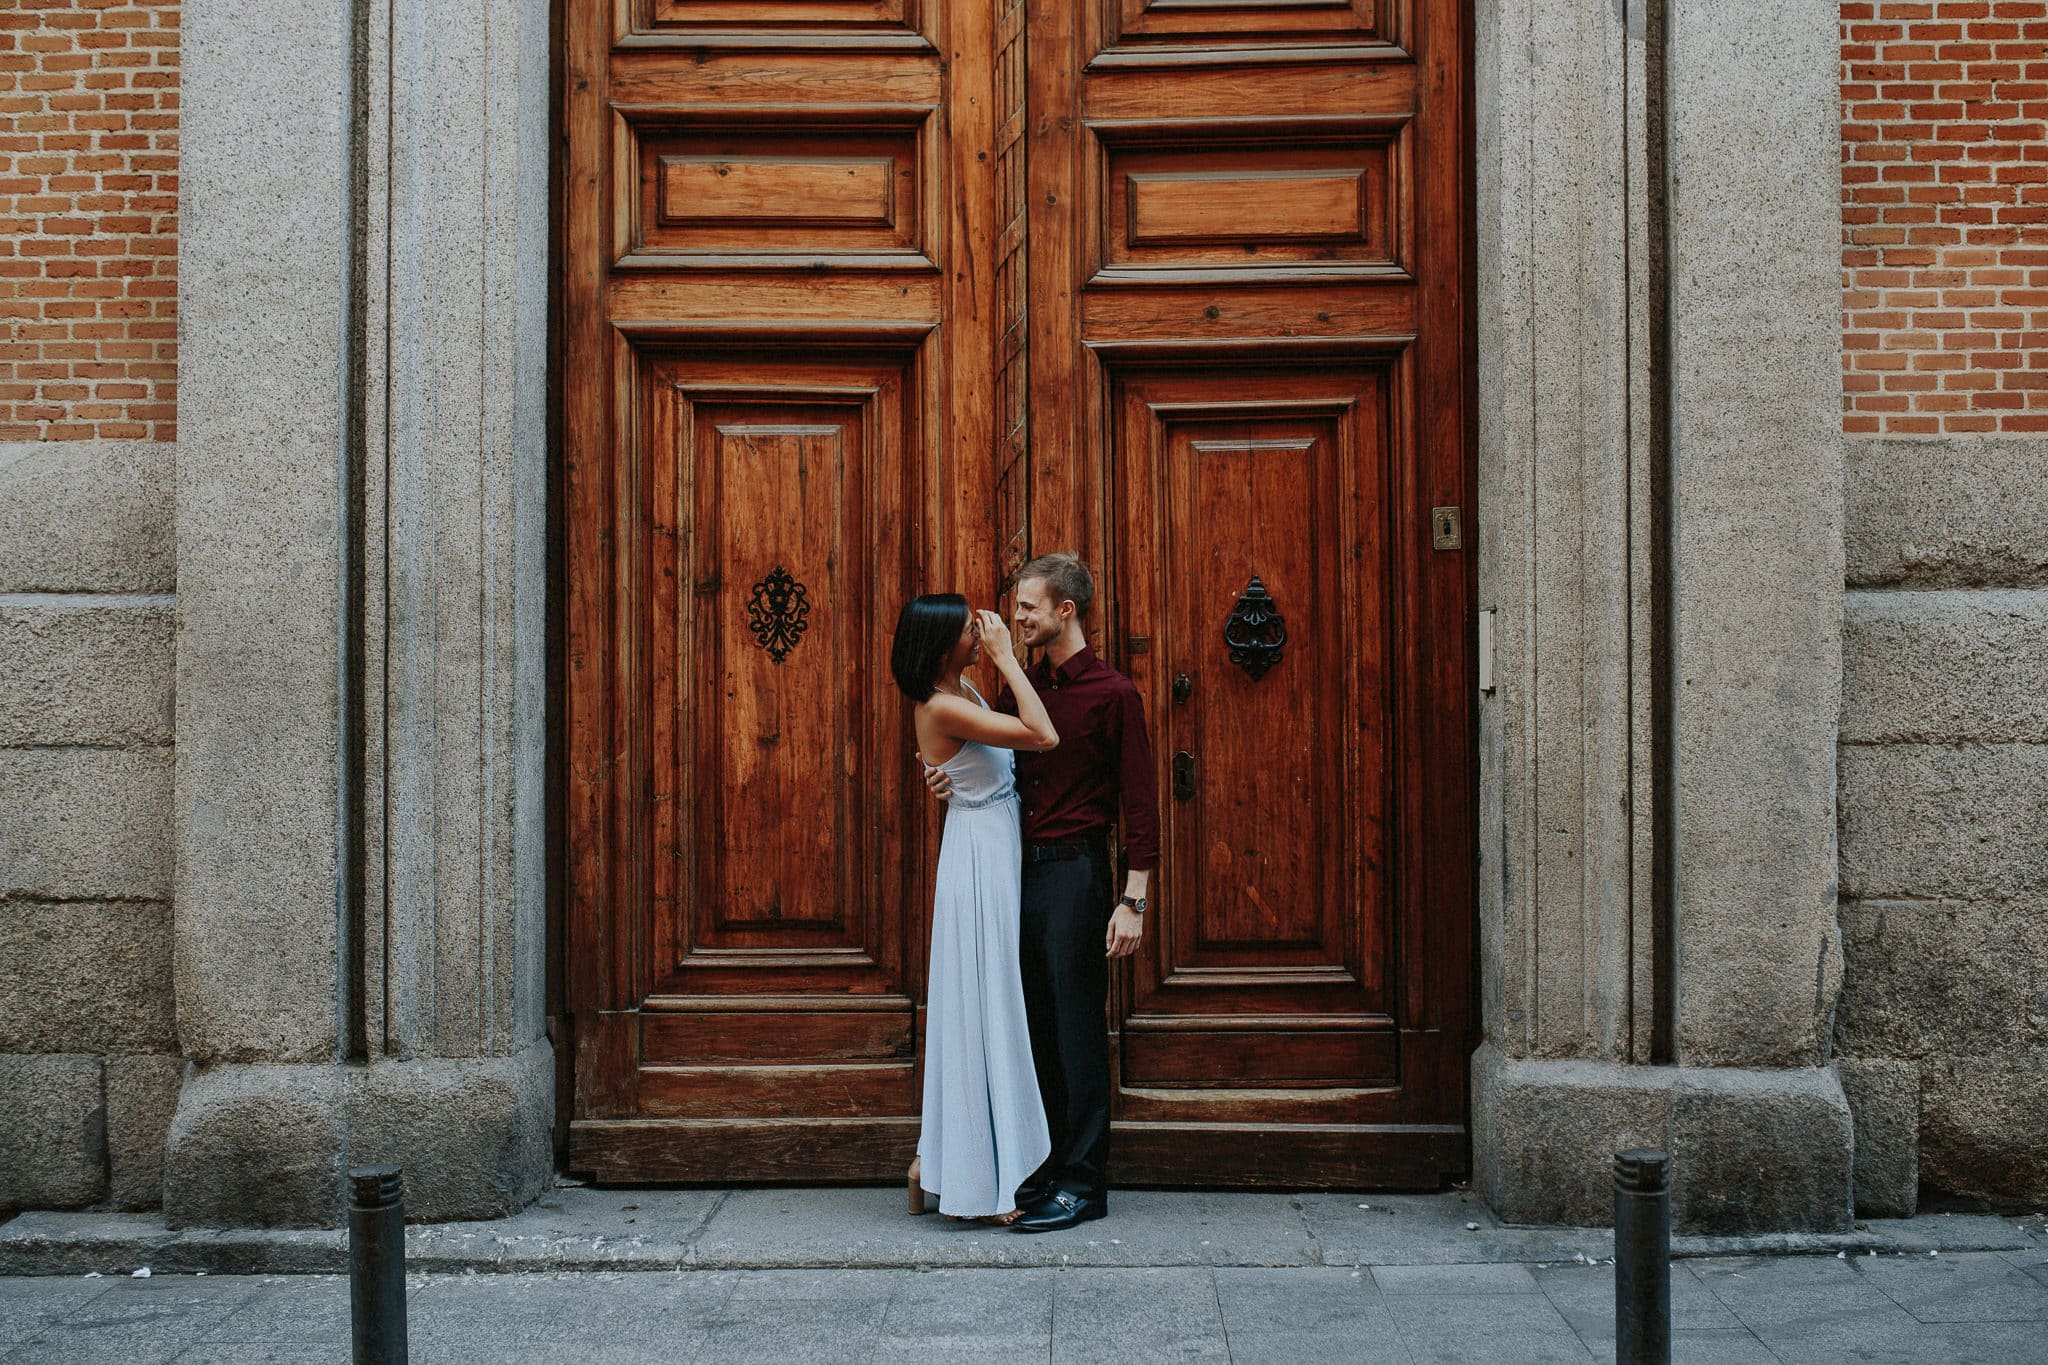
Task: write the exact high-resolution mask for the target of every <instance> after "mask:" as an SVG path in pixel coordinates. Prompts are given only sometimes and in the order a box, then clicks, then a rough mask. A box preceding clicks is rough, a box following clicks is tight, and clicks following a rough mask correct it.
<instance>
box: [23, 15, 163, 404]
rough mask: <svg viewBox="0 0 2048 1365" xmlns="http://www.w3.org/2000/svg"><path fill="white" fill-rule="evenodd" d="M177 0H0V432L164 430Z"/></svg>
mask: <svg viewBox="0 0 2048 1365" xmlns="http://www.w3.org/2000/svg"><path fill="white" fill-rule="evenodd" d="M178 13H179V10H178V0H0V440H8V441H22V440H30V441H32V440H82V439H85V438H88V437H101V438H130V439H135V438H141V439H153V440H159V441H168V440H171V439H173V438H175V436H176V435H177V361H178V318H177V311H178Z"/></svg>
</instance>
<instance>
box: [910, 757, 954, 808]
mask: <svg viewBox="0 0 2048 1365" xmlns="http://www.w3.org/2000/svg"><path fill="white" fill-rule="evenodd" d="M917 761H918V762H919V763H923V764H924V787H925V790H926V791H928V792H930V793H931V794H932V795H933V796H936V797H938V798H939V799H940V800H941V801H943V800H945V799H946V798H947V797H949V796H951V795H952V794H953V779H952V778H951V777H949V776H948V775H947V773H946V770H945V769H944V768H934V767H933V766H932V765H931V764H929V763H925V761H924V755H923V754H919V755H918V756H917Z"/></svg>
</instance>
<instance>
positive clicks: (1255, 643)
mask: <svg viewBox="0 0 2048 1365" xmlns="http://www.w3.org/2000/svg"><path fill="white" fill-rule="evenodd" d="M1223 643H1224V644H1226V645H1229V646H1230V662H1232V663H1234V664H1236V665H1237V666H1238V667H1239V668H1241V669H1243V670H1244V671H1245V672H1246V673H1247V674H1248V675H1250V677H1251V680H1252V681H1253V682H1257V681H1258V680H1259V679H1261V678H1263V677H1265V676H1266V672H1267V670H1268V669H1270V668H1272V667H1273V665H1274V664H1277V663H1279V662H1280V650H1281V647H1282V646H1284V645H1285V644H1286V643H1287V618H1286V617H1284V616H1282V615H1281V614H1280V608H1279V605H1278V604H1277V603H1275V602H1274V601H1273V594H1271V593H1269V592H1267V591H1266V585H1265V584H1264V583H1261V582H1260V581H1259V576H1258V575H1257V574H1253V575H1252V581H1251V583H1250V584H1248V585H1247V586H1246V588H1245V590H1244V594H1243V595H1242V596H1241V597H1239V598H1238V599H1237V606H1236V607H1234V608H1232V610H1231V613H1230V616H1229V617H1228V618H1227V619H1226V620H1225V621H1224V622H1223Z"/></svg>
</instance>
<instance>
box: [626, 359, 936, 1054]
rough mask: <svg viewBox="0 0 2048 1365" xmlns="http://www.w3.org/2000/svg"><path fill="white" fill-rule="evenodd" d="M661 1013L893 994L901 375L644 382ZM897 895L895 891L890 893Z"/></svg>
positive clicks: (905, 557) (905, 488) (685, 373)
mask: <svg viewBox="0 0 2048 1365" xmlns="http://www.w3.org/2000/svg"><path fill="white" fill-rule="evenodd" d="M647 376H648V378H647V390H646V396H645V400H644V405H645V410H646V412H647V414H648V438H647V445H648V454H649V459H650V463H651V464H652V467H653V477H652V480H651V507H650V520H651V524H652V529H653V536H652V539H651V547H652V556H653V563H652V565H651V566H650V568H651V571H650V581H651V582H652V583H653V584H654V585H655V588H654V594H653V603H652V611H651V613H650V616H651V620H650V634H651V650H650V656H651V661H652V672H653V678H654V680H655V688H654V693H655V695H654V696H653V698H652V701H653V717H652V724H653V734H654V741H655V755H656V761H655V766H654V772H653V852H654V857H653V860H652V861H653V888H652V889H653V907H652V908H653V912H654V914H653V921H652V922H653V927H654V939H653V945H652V946H653V948H654V952H655V966H656V977H655V980H654V982H653V993H654V995H656V996H665V995H682V996H688V995H691V994H693V993H704V992H712V993H721V994H722V993H741V994H744V993H755V994H768V995H776V994H780V993H787V992H789V991H792V990H809V989H819V988H825V987H827V986H829V988H830V989H834V990H839V991H852V992H890V993H893V994H896V995H898V996H899V997H900V998H901V1002H902V1009H903V1010H904V1011H905V1013H906V1017H907V1011H908V1008H909V997H908V995H907V993H906V992H907V989H908V986H907V980H906V978H907V976H908V974H909V969H908V965H907V964H906V963H905V961H904V959H903V948H902V935H901V931H900V924H899V922H898V917H897V916H896V915H894V914H893V913H891V909H892V906H891V905H890V904H889V903H888V901H887V900H885V899H884V898H883V897H878V894H877V893H878V892H884V889H885V888H900V887H901V886H903V885H904V878H905V875H906V871H905V867H904V862H903V858H902V854H901V851H900V846H897V845H893V844H891V843H890V842H888V841H881V840H875V839H873V838H870V837H868V832H869V831H871V830H874V829H877V828H892V827H895V828H910V827H912V826H913V825H914V824H915V822H916V819H917V816H918V814H919V813H920V812H919V809H918V808H917V807H916V806H914V805H912V804H911V802H910V794H909V792H908V788H907V785H906V783H905V781H904V779H903V777H902V774H901V773H900V772H899V771H898V765H896V764H892V763H889V762H886V761H885V759H884V755H889V754H894V753H898V752H900V751H901V750H902V749H903V747H904V746H905V745H906V744H908V743H909V740H908V737H907V735H906V733H905V731H904V716H903V710H902V708H901V707H900V706H898V705H896V704H894V698H892V697H890V696H888V695H887V693H886V691H885V690H882V689H878V688H877V687H875V686H874V684H875V683H876V681H878V671H879V661H880V660H881V659H882V658H883V657H884V656H885V654H886V641H885V639H883V638H882V637H881V636H880V635H879V634H878V632H880V631H883V630H886V628H887V624H888V623H889V622H890V621H891V619H892V617H891V611H892V603H893V602H894V601H895V600H897V599H898V598H899V597H900V596H901V595H902V594H903V593H905V592H906V591H907V589H906V586H905V585H906V583H907V581H908V579H907V575H908V572H909V564H910V556H909V554H908V546H907V544H906V543H905V541H904V534H905V520H904V515H903V513H904V508H905V506H906V504H910V503H914V501H915V500H916V498H917V497H918V496H919V493H918V489H917V480H916V477H915V470H916V462H915V461H912V460H910V459H909V458H907V454H908V453H907V451H906V449H905V444H906V441H907V439H908V438H909V435H910V433H911V432H912V431H913V430H914V428H913V427H912V426H911V425H910V421H909V415H908V414H907V412H906V411H905V406H904V404H905V393H906V384H905V374H904V371H903V369H902V367H901V365H900V363H891V362H888V361H866V360H860V359H848V360H845V361H839V362H822V361H808V362H806V361H799V360H795V359H792V358H790V357H787V356H775V355H772V354H762V355H752V356H750V355H748V354H747V353H744V352H739V353H735V354H733V355H730V356H726V357H718V358H710V357H704V356H699V355H689V354H686V355H677V356H663V357H661V358H660V359H658V360H656V361H654V362H653V363H650V364H649V365H648V366H647ZM884 895H885V896H886V892H884Z"/></svg>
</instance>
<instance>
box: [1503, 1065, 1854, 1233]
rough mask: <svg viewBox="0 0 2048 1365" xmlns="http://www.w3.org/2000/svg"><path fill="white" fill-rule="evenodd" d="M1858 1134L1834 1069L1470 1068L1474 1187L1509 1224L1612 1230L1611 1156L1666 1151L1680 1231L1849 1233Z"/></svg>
mask: <svg viewBox="0 0 2048 1365" xmlns="http://www.w3.org/2000/svg"><path fill="white" fill-rule="evenodd" d="M1851 1133H1852V1126H1851V1123H1850V1119H1849V1105H1848V1101H1847V1100H1846V1099H1845V1098H1844V1097H1843V1093H1842V1083H1841V1079H1840V1077H1839V1076H1838V1075H1837V1074H1836V1072H1835V1070H1834V1068H1833V1067H1810V1068H1807V1067H1802V1068H1789V1069H1784V1070H1762V1069H1749V1068H1742V1067H1676V1066H1620V1065H1614V1064H1610V1063H1604V1062H1585V1061H1529V1060H1519V1059H1514V1058H1509V1057H1506V1056H1503V1055H1502V1054H1501V1053H1500V1051H1499V1050H1498V1049H1496V1048H1495V1047H1494V1046H1493V1045H1492V1044H1491V1043H1488V1044H1486V1045H1485V1046H1482V1047H1481V1048H1480V1049H1479V1051H1478V1052H1477V1053H1475V1054H1474V1055H1473V1058H1472V1146H1473V1152H1472V1161H1473V1183H1474V1185H1475V1187H1476V1188H1477V1189H1478V1191H1479V1193H1480V1194H1481V1196H1482V1197H1484V1198H1485V1199H1486V1201H1487V1203H1488V1204H1490V1205H1491V1206H1492V1207H1493V1209H1494V1211H1495V1212H1496V1213H1498V1214H1499V1215H1500V1216H1501V1217H1502V1218H1503V1219H1505V1220H1507V1221H1508V1222H1511V1223H1576V1224H1580V1225H1585V1226H1599V1225H1605V1224H1609V1223H1611V1222H1612V1221H1613V1218H1614V1175H1613V1158H1614V1153H1615V1152H1616V1151H1617V1150H1620V1149H1622V1148H1625V1147H1661V1148H1663V1149H1664V1150H1666V1151H1668V1152H1670V1153H1671V1161H1672V1220H1673V1222H1674V1224H1675V1225H1676V1229H1677V1231H1679V1232H1682V1233H1689V1234H1704V1235H1740V1234H1749V1233H1761V1232H1843V1231H1846V1230H1847V1229H1848V1228H1849V1226H1850V1169H1851V1155H1852V1152H1853V1144H1852V1140H1851Z"/></svg>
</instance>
